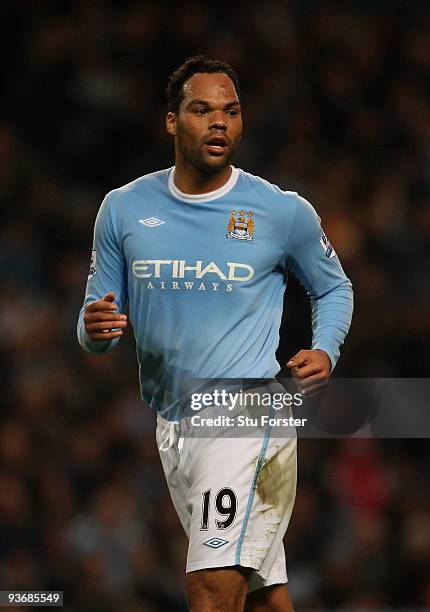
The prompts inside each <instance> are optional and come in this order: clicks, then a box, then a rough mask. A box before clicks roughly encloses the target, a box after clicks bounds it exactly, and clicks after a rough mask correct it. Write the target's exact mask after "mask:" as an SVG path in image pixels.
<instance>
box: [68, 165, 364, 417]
mask: <svg viewBox="0 0 430 612" xmlns="http://www.w3.org/2000/svg"><path fill="white" fill-rule="evenodd" d="M173 177H174V167H173V168H170V169H168V170H161V171H159V172H155V173H153V174H148V175H145V176H142V177H140V178H138V179H136V180H135V181H133V182H131V183H129V184H127V185H125V186H124V187H121V188H119V189H114V190H113V191H111V192H110V193H108V195H107V196H106V197H105V199H104V201H103V203H102V205H101V207H100V210H99V212H98V215H97V219H96V223H95V230H94V243H93V253H92V264H91V269H90V275H89V277H88V282H87V288H86V294H85V301H84V304H83V306H82V309H81V312H80V315H79V321H78V338H79V342H80V344H81V346H82V347H83V348H84V349H85V350H87V351H93V352H97V353H104V352H106V351H108V350H111V349H112V348H113V347H114V346H115V345H116V344H117V342H118V341H119V339H118V338H116V339H114V340H112V341H105V342H97V341H92V340H91V339H90V338H89V337H88V335H87V334H86V332H85V328H84V322H83V315H84V310H85V307H86V306H87V305H88V304H89V302H92V301H94V300H98V299H101V298H102V297H103V296H104V295H105V294H106V293H108V292H109V291H114V292H115V295H116V300H115V301H116V303H117V305H118V309H119V312H123V311H124V309H125V307H126V304H127V303H128V305H129V320H130V322H131V324H132V327H133V329H134V334H135V338H136V344H137V355H138V361H139V372H140V386H141V391H142V397H143V399H144V400H145V401H146V402H147V403H149V404H150V405H151V406H152V407H153V408H155V409H156V410H157V411H159V412H160V413H161V414H162V415H163V416H164V417H165V418H168V419H173V418H175V417H176V416H177V415H176V414H175V412H176V408H177V406H178V400H179V398H180V395H181V389H182V387H183V381H184V380H187V379H193V378H257V379H258V378H272V377H273V376H275V374H276V373H277V372H278V371H279V369H280V366H279V364H278V363H277V361H276V357H275V351H276V349H277V347H278V343H279V327H280V323H281V316H282V307H283V296H284V292H285V289H286V285H287V275H288V272H292V273H293V274H294V275H295V276H296V277H297V278H298V280H299V281H300V282H301V284H302V285H303V286H304V287H305V289H306V291H307V293H308V295H309V298H310V300H311V305H312V330H313V341H312V348H319V349H323V350H324V351H326V352H327V353H328V355H329V357H330V360H331V363H332V367H334V366H335V364H336V361H337V359H338V357H339V349H340V346H341V345H342V343H343V341H344V338H345V336H346V334H347V332H348V329H349V326H350V323H351V317H352V310H353V292H352V287H351V282H350V281H349V280H348V278H347V277H346V276H345V273H344V271H343V269H342V266H341V264H340V262H339V259H338V257H337V255H336V253H335V251H334V250H333V248H332V247H331V245H330V243H329V242H328V240H327V238H326V236H325V234H324V232H323V231H322V229H321V224H320V218H319V217H318V215H317V214H316V212H315V210H314V208H313V207H312V206H311V204H309V202H307V201H306V200H305V199H303V198H302V197H300V196H299V195H297V193H295V192H291V191H282V190H281V189H279V188H278V187H277V186H275V185H272V184H270V183H269V182H267V181H266V180H264V179H261V178H259V177H257V176H253V175H252V174H249V173H247V172H244V171H243V170H240V169H238V168H232V174H231V177H230V179H229V180H228V182H227V183H226V184H225V185H224V186H223V187H221V188H220V189H217V190H216V191H213V192H210V193H207V194H202V195H189V194H185V193H182V192H181V191H179V189H178V188H177V187H176V186H175V184H174V180H173Z"/></svg>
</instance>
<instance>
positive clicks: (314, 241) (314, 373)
mask: <svg viewBox="0 0 430 612" xmlns="http://www.w3.org/2000/svg"><path fill="white" fill-rule="evenodd" d="M296 197H297V201H296V210H295V215H294V220H293V223H292V226H291V229H290V232H289V238H288V243H287V249H288V251H287V267H288V270H289V271H291V272H292V273H293V274H294V275H295V276H296V278H297V279H298V280H299V281H300V283H301V284H302V285H303V286H304V288H305V289H306V292H307V294H308V295H309V298H310V301H311V307H312V346H311V349H310V350H301V351H299V352H298V353H297V354H296V355H295V356H294V357H293V358H292V359H290V361H289V362H288V363H287V366H288V367H289V368H291V370H292V372H293V376H294V377H295V378H296V379H297V380H298V382H299V384H300V387H301V388H302V389H304V388H306V389H307V393H310V392H313V391H314V390H316V389H318V388H320V387H321V386H324V385H325V384H326V383H327V381H328V378H329V376H330V374H331V372H332V371H333V369H334V367H335V365H336V363H337V360H338V359H339V355H340V347H341V346H342V344H343V342H344V340H345V337H346V335H347V333H348V330H349V327H350V325H351V319H352V312H353V291H352V284H351V281H350V280H349V279H348V278H347V276H346V275H345V273H344V271H343V269H342V266H341V264H340V261H339V258H338V256H337V255H336V252H335V251H334V249H333V247H332V246H331V245H330V243H329V241H328V239H327V237H326V236H325V234H324V232H323V230H322V228H321V220H320V218H319V217H318V215H317V213H316V212H315V209H314V208H313V206H312V205H311V204H310V203H309V202H307V201H306V200H305V199H304V198H302V197H300V196H296Z"/></svg>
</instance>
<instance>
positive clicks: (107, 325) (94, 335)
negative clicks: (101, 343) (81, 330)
mask: <svg viewBox="0 0 430 612" xmlns="http://www.w3.org/2000/svg"><path fill="white" fill-rule="evenodd" d="M114 300H115V294H114V293H113V291H109V293H107V294H106V295H105V296H104V297H103V298H102V299H101V300H96V301H95V302H91V303H90V304H88V306H87V307H86V308H85V314H84V324H85V331H86V332H87V334H88V336H89V337H90V338H91V340H112V338H118V337H119V336H122V333H123V331H122V330H123V328H125V327H127V315H125V314H122V313H117V312H115V311H116V310H117V306H116V305H115V304H114V303H113V302H114ZM118 328H119V329H118ZM113 330H115V331H113Z"/></svg>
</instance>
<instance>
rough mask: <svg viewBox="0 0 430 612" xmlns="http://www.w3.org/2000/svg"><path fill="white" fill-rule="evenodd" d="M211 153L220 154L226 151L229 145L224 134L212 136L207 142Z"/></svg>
mask: <svg viewBox="0 0 430 612" xmlns="http://www.w3.org/2000/svg"><path fill="white" fill-rule="evenodd" d="M205 144H206V146H207V148H208V151H209V153H211V154H212V155H220V154H222V153H224V151H225V150H226V148H227V147H228V142H227V139H226V138H224V137H223V136H212V137H211V138H209V139H208V140H207V141H206V142H205Z"/></svg>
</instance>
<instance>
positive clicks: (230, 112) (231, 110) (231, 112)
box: [227, 108, 239, 117]
mask: <svg viewBox="0 0 430 612" xmlns="http://www.w3.org/2000/svg"><path fill="white" fill-rule="evenodd" d="M238 114H239V111H237V110H235V109H233V108H231V109H230V110H228V111H227V115H229V116H230V117H236V115H238Z"/></svg>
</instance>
